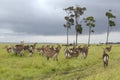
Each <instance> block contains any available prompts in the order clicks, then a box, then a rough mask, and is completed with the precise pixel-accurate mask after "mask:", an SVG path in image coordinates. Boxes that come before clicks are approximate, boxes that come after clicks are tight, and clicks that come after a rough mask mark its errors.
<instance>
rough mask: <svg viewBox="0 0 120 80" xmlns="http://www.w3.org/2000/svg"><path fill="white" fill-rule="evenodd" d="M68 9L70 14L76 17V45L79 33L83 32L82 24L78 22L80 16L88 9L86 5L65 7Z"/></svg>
mask: <svg viewBox="0 0 120 80" xmlns="http://www.w3.org/2000/svg"><path fill="white" fill-rule="evenodd" d="M65 10H66V11H69V13H70V16H71V17H72V18H73V17H74V18H75V24H76V25H75V30H76V45H77V40H78V33H80V34H82V26H81V24H79V23H78V21H79V19H80V16H81V15H83V14H84V11H85V10H86V8H85V7H83V8H82V7H79V6H77V7H73V6H71V7H68V8H66V9H65Z"/></svg>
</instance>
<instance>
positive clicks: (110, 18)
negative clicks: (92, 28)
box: [105, 10, 116, 45]
mask: <svg viewBox="0 0 120 80" xmlns="http://www.w3.org/2000/svg"><path fill="white" fill-rule="evenodd" d="M105 15H106V17H107V18H108V29H107V39H106V45H107V44H108V38H109V33H110V27H113V26H116V24H115V22H114V21H113V20H112V19H114V18H116V16H115V15H113V14H112V11H111V10H109V11H107V12H106V14H105Z"/></svg>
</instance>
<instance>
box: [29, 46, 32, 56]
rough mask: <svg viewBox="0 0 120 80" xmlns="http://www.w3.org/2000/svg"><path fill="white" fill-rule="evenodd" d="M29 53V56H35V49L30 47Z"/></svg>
mask: <svg viewBox="0 0 120 80" xmlns="http://www.w3.org/2000/svg"><path fill="white" fill-rule="evenodd" d="M28 51H29V56H32V55H33V47H32V46H30V47H29V50H28Z"/></svg>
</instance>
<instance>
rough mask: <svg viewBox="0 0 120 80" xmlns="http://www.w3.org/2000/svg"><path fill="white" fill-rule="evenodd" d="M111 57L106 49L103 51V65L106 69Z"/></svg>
mask: <svg viewBox="0 0 120 80" xmlns="http://www.w3.org/2000/svg"><path fill="white" fill-rule="evenodd" d="M108 60H109V55H108V54H107V53H106V49H104V51H103V63H104V67H107V66H108Z"/></svg>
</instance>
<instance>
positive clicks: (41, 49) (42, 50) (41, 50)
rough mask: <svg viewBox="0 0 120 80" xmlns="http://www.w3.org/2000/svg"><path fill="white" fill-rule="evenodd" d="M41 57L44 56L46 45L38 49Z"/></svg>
mask: <svg viewBox="0 0 120 80" xmlns="http://www.w3.org/2000/svg"><path fill="white" fill-rule="evenodd" d="M36 49H37V51H38V53H39V54H40V55H43V54H44V45H43V46H42V47H41V48H36Z"/></svg>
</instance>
